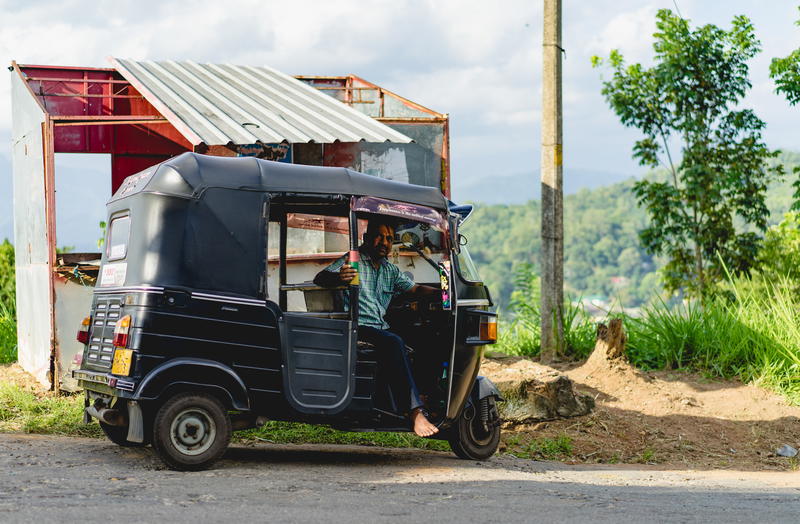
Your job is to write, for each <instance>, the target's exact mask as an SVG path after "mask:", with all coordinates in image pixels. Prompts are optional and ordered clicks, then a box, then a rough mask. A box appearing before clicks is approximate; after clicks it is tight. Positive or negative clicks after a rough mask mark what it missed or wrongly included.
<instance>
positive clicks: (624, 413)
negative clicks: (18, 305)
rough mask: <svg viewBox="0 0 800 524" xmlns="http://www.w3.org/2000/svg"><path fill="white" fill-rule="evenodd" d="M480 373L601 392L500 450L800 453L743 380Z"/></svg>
mask: <svg viewBox="0 0 800 524" xmlns="http://www.w3.org/2000/svg"><path fill="white" fill-rule="evenodd" d="M481 374H482V375H485V376H487V377H489V378H490V379H491V380H492V381H493V382H495V383H497V384H498V385H501V387H502V386H503V385H506V386H507V385H509V384H513V383H515V382H519V381H522V380H526V379H539V380H543V379H544V380H546V379H547V378H548V377H550V378H552V377H554V376H556V375H557V374H564V375H566V376H568V377H569V378H570V379H572V380H573V381H574V382H575V389H576V390H577V391H578V392H582V393H587V394H590V395H591V396H592V397H594V398H595V402H596V408H595V410H594V411H593V412H592V413H591V414H589V415H586V416H582V417H576V418H569V419H558V420H552V421H546V422H538V423H533V424H509V423H506V424H505V425H504V427H503V437H502V441H501V444H500V451H501V452H506V453H511V454H515V455H518V456H526V457H527V456H530V458H536V459H556V460H561V461H563V462H565V463H568V464H589V463H604V464H617V463H620V464H650V465H658V466H659V468H658V469H676V470H677V469H701V470H702V469H731V470H739V471H768V470H773V471H781V470H797V469H799V466H800V455H798V456H797V457H795V458H791V459H790V458H786V457H780V456H777V455H776V453H775V451H776V449H777V448H779V447H780V446H782V445H783V444H788V445H790V446H792V447H795V448H798V449H800V407H797V406H791V405H789V404H788V403H787V401H786V400H785V399H784V398H783V397H781V396H779V395H776V394H774V393H772V392H770V391H768V390H766V389H763V388H761V387H758V386H756V385H753V384H743V383H742V382H740V381H738V380H719V379H709V378H707V377H704V376H702V375H700V374H697V373H685V372H678V371H658V372H642V371H639V370H637V369H634V368H632V367H631V366H630V365H628V364H626V363H624V362H620V361H607V360H603V359H589V361H587V362H586V363H584V364H581V365H577V364H574V363H562V364H556V365H554V366H552V367H550V366H544V365H541V364H539V363H537V362H534V361H532V360H530V359H526V358H521V357H497V358H487V359H484V362H483V363H482V367H481ZM2 383H14V384H17V385H18V386H20V387H21V388H23V389H24V390H27V391H31V392H34V393H35V394H36V395H37V396H40V397H46V396H54V395H55V394H54V393H52V392H48V391H45V390H44V389H43V388H42V386H41V385H39V384H38V383H37V382H36V381H35V380H34V379H33V378H32V377H31V376H30V375H29V374H27V373H26V372H25V371H23V370H22V368H20V366H19V365H18V364H4V365H0V384H2ZM562 436H567V437H569V439H570V441H571V447H572V449H571V452H570V453H563V452H551V453H549V454H548V453H546V454H542V453H538V454H537V453H529V454H528V451H529V450H530V445H531V443H534V442H537V441H538V442H539V443H541V442H543V441H545V439H549V440H556V439H558V438H559V437H562Z"/></svg>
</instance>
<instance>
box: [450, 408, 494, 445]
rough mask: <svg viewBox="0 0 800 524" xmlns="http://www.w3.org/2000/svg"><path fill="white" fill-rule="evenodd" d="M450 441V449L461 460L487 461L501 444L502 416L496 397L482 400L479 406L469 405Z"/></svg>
mask: <svg viewBox="0 0 800 524" xmlns="http://www.w3.org/2000/svg"><path fill="white" fill-rule="evenodd" d="M452 431H453V435H452V437H451V438H450V439H449V442H450V449H452V450H453V453H455V454H456V455H458V457H459V458H462V459H466V460H486V459H488V458H489V457H491V456H492V455H494V453H495V451H497V445H498V444H499V443H500V416H499V414H498V412H497V403H496V402H495V398H494V397H487V398H482V399H481V400H480V402H479V404H478V406H477V409H476V406H475V405H473V404H469V405H468V406H466V407H465V408H464V410H463V411H462V412H461V416H460V417H458V421H457V422H456V423H455V425H454V427H453V430H452Z"/></svg>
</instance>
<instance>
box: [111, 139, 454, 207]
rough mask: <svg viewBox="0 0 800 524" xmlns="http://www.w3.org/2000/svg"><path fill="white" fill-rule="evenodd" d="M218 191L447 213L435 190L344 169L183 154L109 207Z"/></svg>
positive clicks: (121, 192) (136, 179)
mask: <svg viewBox="0 0 800 524" xmlns="http://www.w3.org/2000/svg"><path fill="white" fill-rule="evenodd" d="M212 187H219V188H227V189H241V190H249V191H264V192H279V193H280V192H286V193H306V194H341V195H356V196H362V195H369V196H377V197H382V198H387V199H390V200H398V201H401V202H408V203H412V204H419V205H424V206H429V207H432V208H435V209H439V210H447V200H446V199H445V197H444V196H443V195H442V193H441V192H440V191H439V189H437V188H433V187H427V186H418V185H414V184H406V183H402V182H394V181H391V180H384V179H382V178H379V177H377V176H372V175H365V174H363V173H359V172H357V171H353V170H350V169H346V168H343V167H319V166H306V165H300V164H286V163H283V162H271V161H269V160H261V159H258V158H254V157H219V156H210V155H201V154H197V153H190V152H187V153H183V154H181V155H179V156H176V157H174V158H171V159H169V160H166V161H164V162H162V163H161V164H158V165H156V166H153V167H150V168H148V169H146V170H144V171H142V172H141V173H137V174H135V175H132V176H130V177H128V178H126V179H125V181H124V182H123V184H122V185H121V186H120V187H119V189H118V190H117V192H116V193H114V196H113V197H111V202H113V201H115V200H119V199H121V198H125V197H127V196H130V195H132V194H135V193H140V192H147V193H161V194H171V195H175V196H182V197H189V198H197V197H198V196H199V195H200V193H202V192H203V191H204V190H205V189H208V188H212Z"/></svg>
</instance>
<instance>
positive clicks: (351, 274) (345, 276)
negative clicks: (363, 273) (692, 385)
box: [339, 264, 357, 284]
mask: <svg viewBox="0 0 800 524" xmlns="http://www.w3.org/2000/svg"><path fill="white" fill-rule="evenodd" d="M356 274H357V271H356V270H355V269H353V267H352V266H351V265H350V264H344V265H342V268H341V269H340V270H339V280H341V281H342V282H343V283H345V284H349V283H350V281H351V280H353V279H354V278H356Z"/></svg>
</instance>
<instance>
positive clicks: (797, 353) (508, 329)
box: [494, 277, 800, 404]
mask: <svg viewBox="0 0 800 524" xmlns="http://www.w3.org/2000/svg"><path fill="white" fill-rule="evenodd" d="M793 290H794V286H793V285H791V282H789V281H785V280H783V279H777V280H776V281H774V282H768V281H765V280H764V279H762V278H760V277H759V278H757V279H749V278H739V279H735V280H730V281H728V282H727V283H726V285H725V286H723V288H722V290H721V292H720V293H719V295H718V296H717V297H716V298H714V299H712V300H709V301H708V303H706V304H705V305H704V306H701V305H700V304H699V303H688V304H684V305H678V306H668V305H667V304H666V303H664V302H663V301H661V300H656V301H655V302H654V303H653V304H652V305H650V306H647V307H645V308H643V311H642V315H641V316H640V317H636V318H634V317H630V316H623V319H624V323H625V329H626V331H627V334H628V348H627V352H628V357H629V358H630V360H631V363H632V364H634V365H635V366H637V367H639V368H642V369H686V370H694V371H702V372H705V373H707V374H709V375H711V376H718V377H726V378H730V377H734V376H738V377H740V378H741V379H743V380H745V381H748V382H756V383H758V384H760V385H763V386H766V387H769V388H770V389H773V390H775V391H778V392H779V393H781V394H783V395H785V396H786V397H787V398H788V399H789V400H790V401H792V402H794V403H798V404H800V297H798V295H797V293H795V292H794V291H793ZM576 308H578V306H574V305H568V306H567V307H566V314H565V318H564V326H565V328H564V330H565V337H566V341H567V349H568V355H569V356H572V357H573V358H576V359H580V358H583V357H585V356H586V355H587V354H588V352H590V351H591V349H592V347H593V345H594V340H593V338H594V331H595V322H594V320H592V319H591V318H589V317H588V316H587V315H585V314H583V312H582V311H576ZM515 313H516V315H515V316H514V317H513V319H512V320H511V321H508V322H505V323H504V325H502V326H501V329H500V339H499V341H498V344H497V345H496V346H495V348H494V350H495V351H499V352H502V353H506V354H511V355H522V356H531V357H534V356H537V355H538V354H539V351H540V336H539V316H538V309H537V308H534V307H528V308H522V309H517V311H516V312H515Z"/></svg>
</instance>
